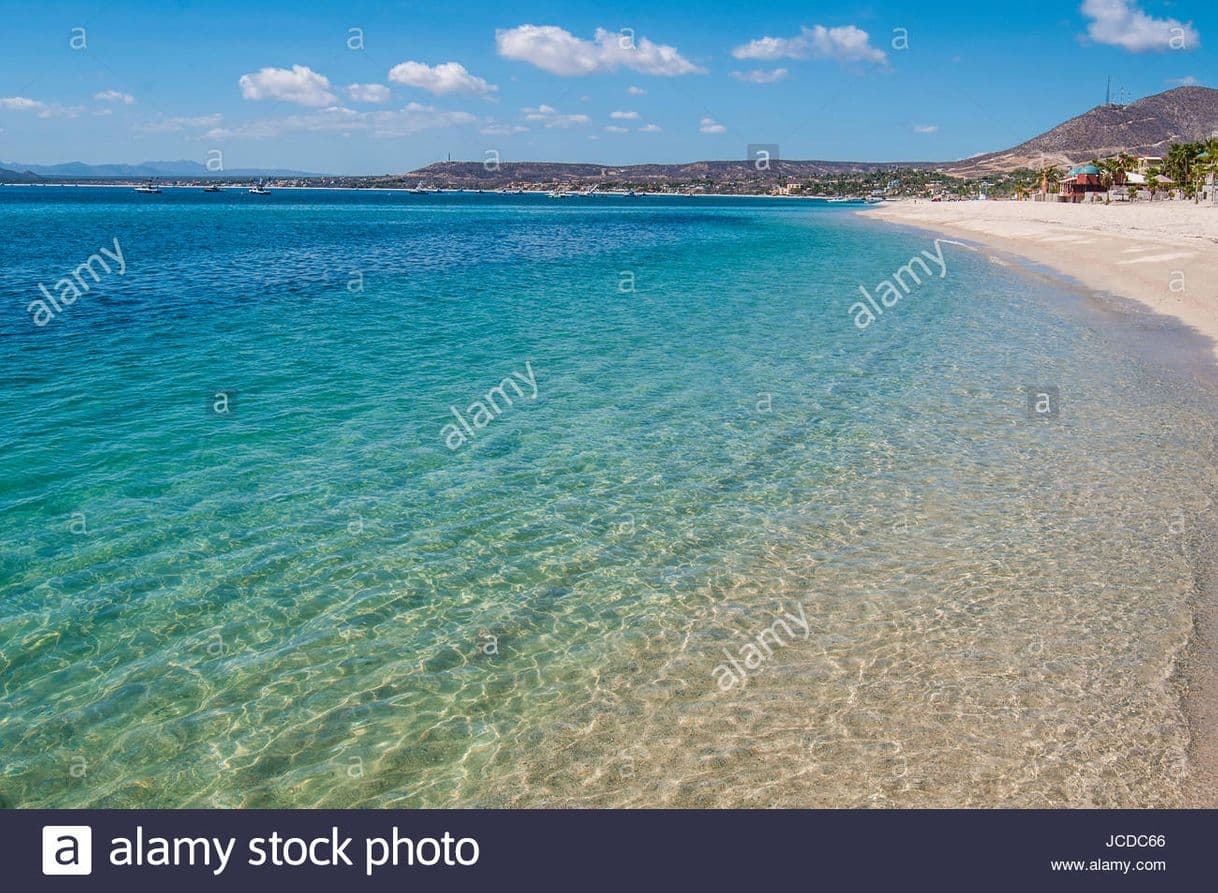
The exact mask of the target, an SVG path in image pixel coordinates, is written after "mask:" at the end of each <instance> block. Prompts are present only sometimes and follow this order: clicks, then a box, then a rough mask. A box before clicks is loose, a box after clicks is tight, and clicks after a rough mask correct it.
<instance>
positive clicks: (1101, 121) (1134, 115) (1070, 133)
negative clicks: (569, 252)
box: [386, 87, 1218, 189]
mask: <svg viewBox="0 0 1218 893" xmlns="http://www.w3.org/2000/svg"><path fill="white" fill-rule="evenodd" d="M1215 133H1218V90H1212V89H1210V88H1208V87H1177V88H1175V89H1174V90H1167V91H1166V92H1163V93H1157V94H1155V95H1154V96H1147V97H1146V98H1144V99H1139V100H1138V101H1137V102H1134V103H1131V104H1129V105H1101V106H1097V107H1096V108H1093V109H1092V110H1091V111H1089V112H1085V113H1084V114H1082V115H1079V116H1078V117H1075V118H1071V119H1070V120H1069V121H1066V122H1065V123H1063V124H1059V125H1058V126H1057V127H1054V128H1053V129H1052V130H1050V131H1047V132H1046V133H1042V134H1041V135H1040V136H1038V137H1035V138H1033V139H1030V140H1028V141H1027V142H1025V143H1021V144H1020V145H1018V146H1016V147H1014V148H1012V149H1006V150H1005V151H1002V152H990V153H988V154H985V155H978V156H975V157H973V158H967V159H963V160H960V161H938V162H935V161H909V162H883V163H874V162H854V161H787V160H781V161H780V160H771V161H770V163H769V166H768V168H765V169H758V167H757V166H756V165H755V164H753V163H752V162H751V161H748V160H741V161H697V162H693V163H688V164H632V165H625V166H622V165H617V166H614V165H603V164H559V163H549V162H511V163H508V162H504V163H502V164H500V165H499V166H498V167H497V168H490V169H488V168H487V167H485V166H483V165H482V164H481V163H479V162H460V161H448V162H438V163H436V164H429V165H428V166H427V167H424V168H420V169H418V170H415V171H411V172H410V173H408V174H401V175H398V176H396V177H393V178H386V179H392V180H394V181H398V182H403V183H406V184H407V185H418V184H427V185H433V186H437V187H441V186H448V187H455V188H467V189H471V188H472V189H492V188H496V187H500V186H506V185H508V184H511V183H517V184H523V183H556V182H567V183H571V184H580V185H585V186H591V185H594V184H596V183H597V182H609V181H613V182H627V183H639V184H647V183H673V184H685V183H689V184H692V183H702V184H705V185H707V186H710V187H712V188H714V187H721V186H723V187H730V186H732V184H736V183H742V182H744V181H753V182H756V181H758V180H766V181H771V182H778V181H781V180H783V179H786V178H793V179H804V178H809V177H822V176H833V175H841V174H850V173H872V172H875V171H885V170H892V169H895V168H917V169H922V170H941V171H943V172H945V173H948V174H953V175H956V176H961V177H984V176H986V175H988V174H993V173H1001V172H1009V171H1013V170H1018V169H1019V168H1021V167H1023V168H1040V167H1043V166H1045V165H1049V164H1056V165H1068V164H1075V163H1078V162H1081V161H1089V160H1091V159H1092V158H1104V157H1107V156H1111V155H1116V154H1118V153H1120V152H1129V153H1131V154H1135V155H1161V154H1165V153H1166V151H1167V147H1168V146H1169V145H1170V144H1171V143H1173V142H1193V141H1196V140H1201V139H1204V138H1206V137H1209V136H1211V135H1213V134H1215Z"/></svg>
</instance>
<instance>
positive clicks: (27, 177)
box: [0, 165, 42, 183]
mask: <svg viewBox="0 0 1218 893" xmlns="http://www.w3.org/2000/svg"><path fill="white" fill-rule="evenodd" d="M18 166H20V165H18ZM41 179H42V177H40V176H38V175H37V174H32V173H30V172H29V171H20V172H19V171H10V170H7V169H5V168H2V167H0V183H37V182H39V181H40V180H41Z"/></svg>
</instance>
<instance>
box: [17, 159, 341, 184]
mask: <svg viewBox="0 0 1218 893" xmlns="http://www.w3.org/2000/svg"><path fill="white" fill-rule="evenodd" d="M0 167H9V168H17V169H19V170H23V171H28V172H30V173H35V174H39V175H40V176H43V177H58V178H63V179H69V180H74V179H85V178H91V177H107V178H109V177H136V178H142V177H314V176H317V175H316V174H310V173H307V172H305V171H294V170H281V169H278V168H274V169H266V170H263V169H261V168H238V169H235V170H225V171H209V170H208V169H207V168H206V167H205V166H204V165H202V164H199V162H197V161H144V162H141V163H140V164H85V163H83V162H80V161H69V162H67V163H65V164H19V163H17V162H15V161H0Z"/></svg>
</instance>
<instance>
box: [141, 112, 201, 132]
mask: <svg viewBox="0 0 1218 893" xmlns="http://www.w3.org/2000/svg"><path fill="white" fill-rule="evenodd" d="M220 121H221V118H220V116H219V115H199V116H197V117H180V118H159V119H157V120H156V121H147V122H145V123H143V124H137V125H136V126H135V129H136V130H138V131H141V132H143V133H181V132H182V131H185V130H206V129H208V128H212V127H216V126H217V125H219V123H220Z"/></svg>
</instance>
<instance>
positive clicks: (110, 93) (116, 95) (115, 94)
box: [93, 90, 135, 105]
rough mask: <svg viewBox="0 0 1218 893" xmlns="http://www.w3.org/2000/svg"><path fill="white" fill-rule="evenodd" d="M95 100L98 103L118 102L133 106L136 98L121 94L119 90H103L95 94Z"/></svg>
mask: <svg viewBox="0 0 1218 893" xmlns="http://www.w3.org/2000/svg"><path fill="white" fill-rule="evenodd" d="M93 98H94V99H96V100H97V101H98V102H117V103H121V104H122V105H132V104H133V103H134V102H135V97H134V96H132V95H131V94H130V93H120V92H119V91H118V90H102V91H101V92H100V93H95V94H93Z"/></svg>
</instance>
